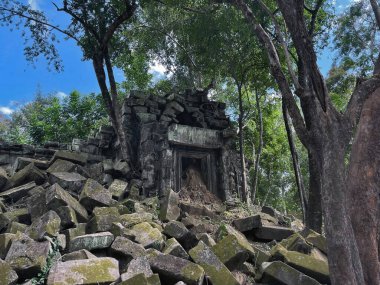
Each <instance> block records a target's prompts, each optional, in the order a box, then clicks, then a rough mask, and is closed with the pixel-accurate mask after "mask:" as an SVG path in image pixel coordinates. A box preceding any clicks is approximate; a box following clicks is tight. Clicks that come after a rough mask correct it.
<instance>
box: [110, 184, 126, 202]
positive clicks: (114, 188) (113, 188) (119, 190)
mask: <svg viewBox="0 0 380 285" xmlns="http://www.w3.org/2000/svg"><path fill="white" fill-rule="evenodd" d="M127 187H128V182H126V181H123V180H120V179H115V180H114V181H112V183H111V185H110V187H108V191H110V192H111V193H112V198H113V199H115V200H120V199H122V198H123V197H124V195H125V194H126V192H127Z"/></svg>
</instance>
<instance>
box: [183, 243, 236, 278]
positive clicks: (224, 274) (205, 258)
mask: <svg viewBox="0 0 380 285" xmlns="http://www.w3.org/2000/svg"><path fill="white" fill-rule="evenodd" d="M189 255H190V256H191V258H192V259H193V260H194V261H195V262H196V263H197V264H199V265H200V266H202V268H203V269H204V271H205V272H206V275H207V276H208V277H209V278H210V280H211V282H212V284H213V285H239V282H238V281H237V280H236V279H235V278H234V276H233V275H232V273H231V272H230V271H229V270H228V268H227V267H226V266H225V265H224V264H223V263H222V262H221V261H220V260H219V259H218V257H217V256H216V255H215V254H214V253H213V252H212V250H211V249H210V248H209V247H208V246H207V245H205V244H204V243H203V242H202V241H200V242H199V243H198V245H197V246H196V247H194V248H192V249H191V250H190V251H189Z"/></svg>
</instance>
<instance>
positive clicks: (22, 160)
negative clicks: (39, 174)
mask: <svg viewBox="0 0 380 285" xmlns="http://www.w3.org/2000/svg"><path fill="white" fill-rule="evenodd" d="M31 163H34V165H35V166H36V167H38V168H39V169H42V170H46V169H47V168H48V167H49V162H48V161H46V160H38V159H33V158H28V157H18V158H17V159H16V161H15V163H14V164H13V167H12V168H13V169H12V170H13V173H16V172H17V171H19V170H20V169H23V168H24V167H25V166H28V165H29V164H31Z"/></svg>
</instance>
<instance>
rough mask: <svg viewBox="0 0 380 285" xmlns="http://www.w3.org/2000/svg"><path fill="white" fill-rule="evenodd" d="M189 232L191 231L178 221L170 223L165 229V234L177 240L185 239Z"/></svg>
mask: <svg viewBox="0 0 380 285" xmlns="http://www.w3.org/2000/svg"><path fill="white" fill-rule="evenodd" d="M188 232H189V230H188V229H187V228H186V227H185V225H184V224H182V223H181V222H178V221H170V222H169V223H167V224H166V225H165V227H164V234H166V235H167V236H169V237H173V238H176V239H177V240H178V239H181V238H182V237H184V236H185V235H186V234H187V233H188Z"/></svg>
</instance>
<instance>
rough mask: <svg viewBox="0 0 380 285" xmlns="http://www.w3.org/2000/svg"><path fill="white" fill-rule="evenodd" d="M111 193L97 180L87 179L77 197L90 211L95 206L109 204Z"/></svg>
mask: <svg viewBox="0 0 380 285" xmlns="http://www.w3.org/2000/svg"><path fill="white" fill-rule="evenodd" d="M111 200H112V194H111V192H109V191H108V190H107V189H105V188H104V187H103V186H102V185H100V184H99V183H98V182H97V181H95V180H93V179H90V178H89V179H87V181H86V183H85V184H84V186H83V189H82V192H81V194H80V197H79V202H80V203H81V204H82V205H83V206H84V207H85V208H86V209H87V210H88V211H92V210H93V209H94V208H95V207H107V206H110V204H111Z"/></svg>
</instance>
